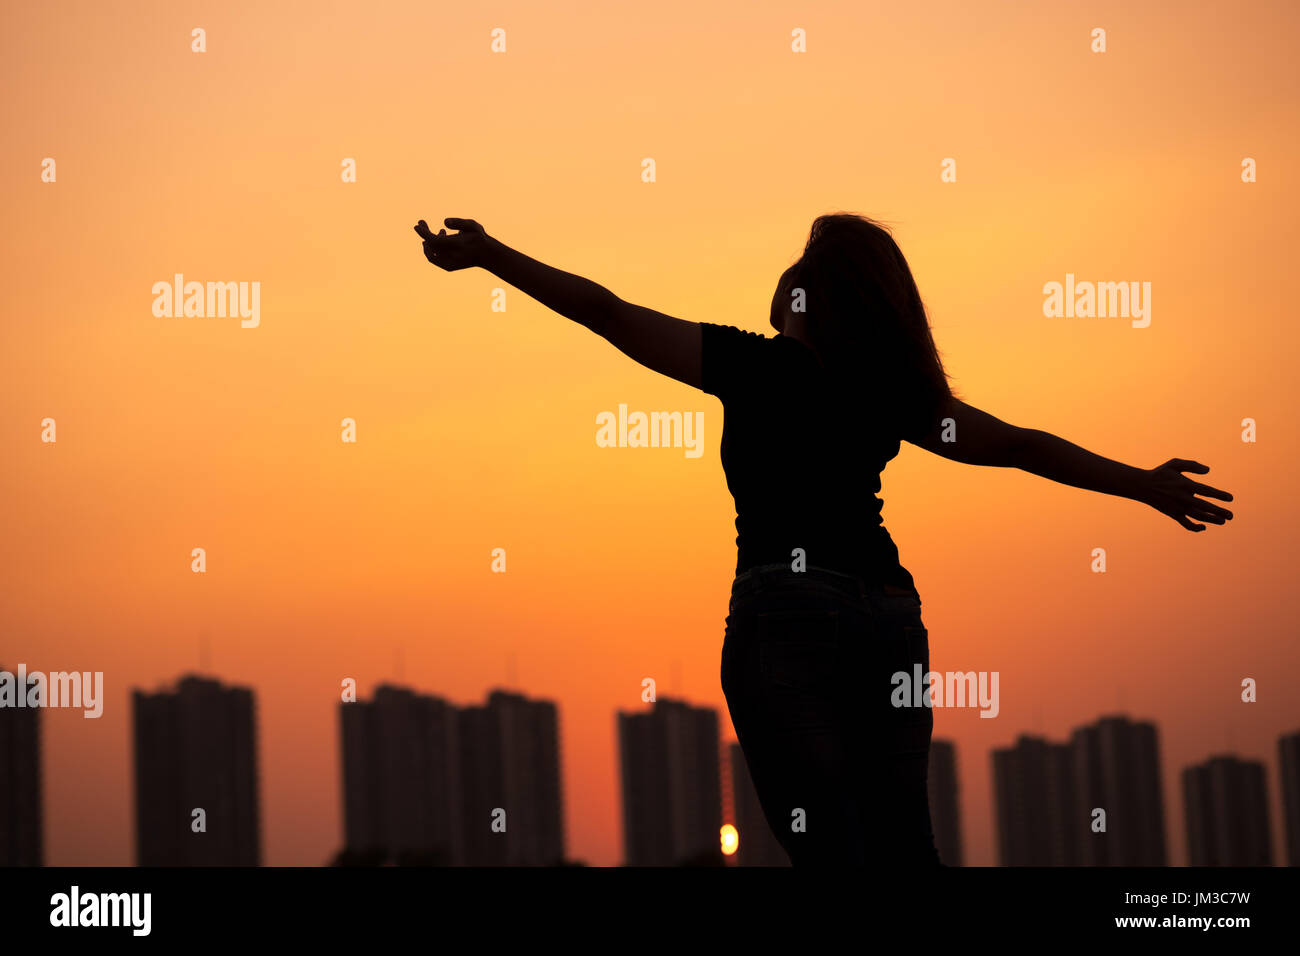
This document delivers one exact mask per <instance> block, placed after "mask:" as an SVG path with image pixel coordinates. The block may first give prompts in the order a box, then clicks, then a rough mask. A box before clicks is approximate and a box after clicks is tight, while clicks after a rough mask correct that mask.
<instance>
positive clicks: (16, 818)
mask: <svg viewBox="0 0 1300 956" xmlns="http://www.w3.org/2000/svg"><path fill="white" fill-rule="evenodd" d="M0 681H3V682H4V687H5V689H4V691H3V694H4V695H5V697H6V698H8V696H9V695H12V699H3V700H0V866H40V865H41V864H42V862H43V858H42V838H41V716H40V715H41V709H40V708H39V707H25V706H24V707H18V706H17V702H18V699H19V698H18V695H20V694H21V695H23V700H24V701H26V695H27V687H23V686H19V682H18V675H17V674H16V673H13V672H10V671H5V670H4V669H3V668H0ZM28 683H30V681H29V682H28Z"/></svg>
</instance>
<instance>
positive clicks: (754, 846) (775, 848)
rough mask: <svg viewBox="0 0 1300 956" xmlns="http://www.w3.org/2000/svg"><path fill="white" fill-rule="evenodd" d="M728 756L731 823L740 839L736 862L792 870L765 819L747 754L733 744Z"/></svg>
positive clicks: (788, 858) (742, 864) (744, 864)
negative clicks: (729, 764) (747, 760)
mask: <svg viewBox="0 0 1300 956" xmlns="http://www.w3.org/2000/svg"><path fill="white" fill-rule="evenodd" d="M727 753H728V757H729V759H730V762H731V810H732V816H733V817H734V819H733V821H732V822H733V824H734V826H735V827H736V830H737V832H738V833H739V835H740V842H739V845H738V846H737V848H736V862H737V863H738V864H739V865H740V866H789V865H790V857H788V856H787V855H786V852H785V850H783V849H781V844H780V843H779V842H778V841H777V839H776V835H775V834H774V833H773V832H772V828H771V827H770V826H769V825H768V822H767V818H766V817H765V816H764V815H763V808H762V806H761V805H760V804H759V802H758V791H757V790H755V789H754V778H753V777H751V776H750V774H749V764H748V763H747V762H746V761H745V753H744V751H743V750H741V749H740V744H731V745H730V746H729V747H728V751H727Z"/></svg>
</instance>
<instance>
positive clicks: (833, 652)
mask: <svg viewBox="0 0 1300 956" xmlns="http://www.w3.org/2000/svg"><path fill="white" fill-rule="evenodd" d="M757 624H758V661H759V671H760V674H761V676H762V678H763V680H764V681H765V682H766V683H768V684H769V685H772V686H778V687H789V688H794V689H806V690H815V689H827V683H828V678H829V677H831V676H833V675H834V673H835V668H836V656H837V651H838V649H839V615H838V614H837V613H836V612H834V611H767V612H761V613H760V614H759V615H758V621H757Z"/></svg>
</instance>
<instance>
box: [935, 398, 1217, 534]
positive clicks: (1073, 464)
mask: <svg viewBox="0 0 1300 956" xmlns="http://www.w3.org/2000/svg"><path fill="white" fill-rule="evenodd" d="M945 420H950V421H945ZM914 444H916V445H918V446H920V447H921V448H924V449H925V450H926V451H930V452H933V453H934V454H936V455H942V456H943V457H944V458H949V459H951V460H953V461H960V462H964V463H966V464H970V465H992V466H995V467H1002V468H1019V469H1021V470H1022V471H1027V472H1029V473H1030V474H1034V475H1041V476H1042V477H1044V478H1048V479H1050V480H1052V481H1057V482H1060V483H1061V484H1063V485H1072V486H1074V487H1075V488H1086V489H1088V490H1089V491H1100V492H1101V493H1102V494H1107V495H1116V496H1118V497H1121V498H1132V499H1133V500H1134V501H1140V502H1142V503H1143V504H1146V505H1150V506H1151V507H1152V508H1155V509H1156V510H1157V511H1159V512H1160V513H1161V514H1164V515H1168V516H1169V517H1171V518H1173V519H1174V520H1175V521H1177V522H1178V523H1179V524H1180V525H1182V526H1183V527H1184V528H1186V529H1187V530H1189V531H1204V530H1205V525H1204V524H1197V523H1196V522H1198V521H1205V522H1209V523H1210V524H1223V523H1224V522H1225V521H1230V520H1232V512H1231V511H1229V510H1228V509H1226V508H1220V507H1219V506H1218V505H1215V504H1212V503H1210V502H1209V501H1206V500H1205V498H1217V499H1218V500H1220V501H1231V500H1232V495H1230V494H1228V493H1227V492H1226V491H1220V490H1219V489H1218V488H1212V487H1210V486H1209V485H1203V484H1201V483H1200V482H1199V481H1193V480H1192V479H1190V478H1188V477H1186V476H1185V475H1184V474H1183V472H1192V473H1193V474H1198V475H1204V474H1206V473H1208V472H1209V470H1210V469H1209V468H1208V467H1207V466H1205V465H1202V464H1200V463H1198V462H1194V461H1187V460H1185V459H1182V458H1171V459H1170V460H1169V461H1167V462H1165V463H1164V464H1163V465H1159V466H1157V467H1155V468H1149V469H1143V468H1134V467H1133V466H1132V465H1125V464H1122V463H1121V462H1118V461H1112V460H1111V459H1109V458H1103V457H1102V456H1101V455H1096V454H1093V453H1092V452H1090V451H1088V450H1087V449H1085V448H1080V447H1079V446H1078V445H1075V444H1072V443H1070V442H1068V441H1066V440H1065V439H1063V438H1058V437H1057V436H1056V435H1053V434H1050V433H1049V432H1044V431H1038V430H1037V429H1033V428H1018V427H1016V426H1015V425H1008V424H1007V423H1006V422H1004V421H1001V420H999V419H997V418H994V417H993V416H992V415H990V414H988V413H987V412H982V411H980V410H979V409H978V408H975V407H973V406H971V405H967V404H966V403H965V402H963V401H961V400H959V399H956V398H953V399H951V400H950V401H949V403H948V405H947V407H946V409H945V410H944V412H943V414H941V415H940V423H939V424H938V425H937V426H936V427H935V429H934V430H933V431H932V432H931V433H930V434H928V435H926V436H925V437H924V438H921V439H918V440H916V441H915V442H914Z"/></svg>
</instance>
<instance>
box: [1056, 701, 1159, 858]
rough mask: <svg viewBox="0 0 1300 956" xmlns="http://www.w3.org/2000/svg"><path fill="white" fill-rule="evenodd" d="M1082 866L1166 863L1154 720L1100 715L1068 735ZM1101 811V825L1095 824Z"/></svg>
mask: <svg viewBox="0 0 1300 956" xmlns="http://www.w3.org/2000/svg"><path fill="white" fill-rule="evenodd" d="M1071 746H1072V747H1073V749H1074V781H1075V785H1076V787H1077V800H1078V811H1079V812H1080V814H1082V817H1081V819H1082V820H1083V822H1084V824H1085V829H1083V830H1078V829H1077V827H1075V828H1074V829H1075V830H1076V832H1077V833H1078V838H1079V852H1078V863H1079V864H1080V865H1082V866H1166V865H1167V864H1168V857H1167V854H1166V851H1165V814H1164V798H1163V796H1162V791H1161V785H1160V745H1159V739H1158V736H1157V733H1156V728H1155V724H1152V723H1149V722H1135V721H1131V720H1129V719H1128V718H1127V717H1103V718H1102V719H1101V720H1099V721H1097V722H1096V723H1095V724H1089V725H1087V726H1085V727H1079V728H1077V729H1076V730H1075V731H1074V733H1073V735H1072V737H1071ZM1098 810H1104V811H1105V821H1106V828H1105V830H1101V829H1099V828H1097V827H1096V826H1095V825H1094V821H1095V820H1099V819H1101V817H1100V815H1099V814H1098V813H1097V811H1098Z"/></svg>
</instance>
